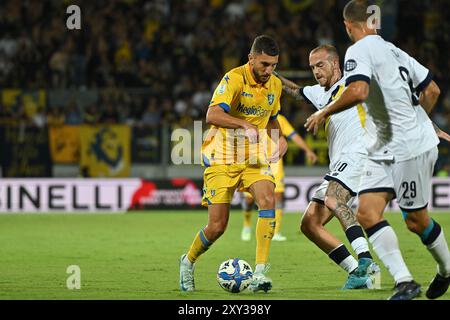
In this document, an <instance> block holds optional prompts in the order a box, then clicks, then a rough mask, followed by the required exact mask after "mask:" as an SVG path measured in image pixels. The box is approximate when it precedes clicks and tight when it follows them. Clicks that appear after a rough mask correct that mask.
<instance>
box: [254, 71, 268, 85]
mask: <svg viewBox="0 0 450 320" xmlns="http://www.w3.org/2000/svg"><path fill="white" fill-rule="evenodd" d="M252 71H253V76H254V77H255V80H256V82H258V83H266V82H267V81H269V79H270V74H269V75H268V76H267V77H266V78H264V76H263V75H260V74H258V73H257V72H256V70H255V69H253V70H252Z"/></svg>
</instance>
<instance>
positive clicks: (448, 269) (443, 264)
mask: <svg viewBox="0 0 450 320" xmlns="http://www.w3.org/2000/svg"><path fill="white" fill-rule="evenodd" d="M427 249H428V251H430V253H431V255H432V256H433V258H434V260H436V262H437V263H438V265H437V272H438V273H439V274H440V275H441V276H443V277H445V278H447V277H448V276H450V252H449V251H448V245H447V241H446V240H445V237H444V231H443V230H441V233H439V236H438V237H437V238H436V240H434V242H433V243H431V244H429V245H427Z"/></svg>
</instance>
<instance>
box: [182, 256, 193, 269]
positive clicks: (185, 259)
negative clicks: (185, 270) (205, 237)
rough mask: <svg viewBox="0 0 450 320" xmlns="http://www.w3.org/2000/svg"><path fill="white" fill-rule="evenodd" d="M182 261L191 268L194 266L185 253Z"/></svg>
mask: <svg viewBox="0 0 450 320" xmlns="http://www.w3.org/2000/svg"><path fill="white" fill-rule="evenodd" d="M183 263H184V264H187V265H188V266H189V267H191V268H192V267H193V266H194V264H193V263H192V262H191V261H189V259H188V256H187V255H185V256H184V258H183Z"/></svg>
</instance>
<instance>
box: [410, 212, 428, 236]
mask: <svg viewBox="0 0 450 320" xmlns="http://www.w3.org/2000/svg"><path fill="white" fill-rule="evenodd" d="M405 223H406V227H407V228H408V230H409V231H411V232H414V233H416V234H419V235H420V234H422V233H423V232H424V230H425V229H426V228H427V226H428V224H429V223H430V217H429V216H428V214H427V213H426V212H411V213H408V214H407V216H406V218H405Z"/></svg>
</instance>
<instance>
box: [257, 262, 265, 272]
mask: <svg viewBox="0 0 450 320" xmlns="http://www.w3.org/2000/svg"><path fill="white" fill-rule="evenodd" d="M264 266H265V265H264V264H257V265H256V267H255V273H262V272H263V271H264Z"/></svg>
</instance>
